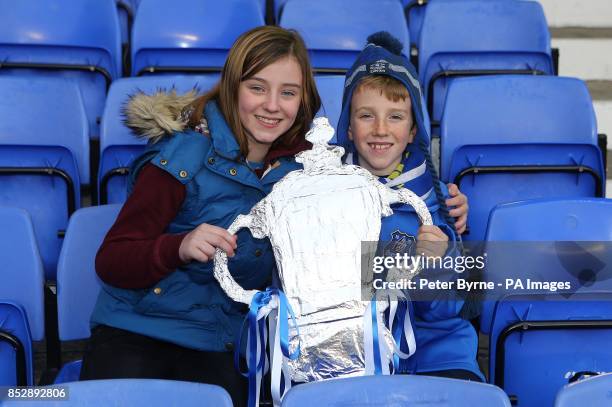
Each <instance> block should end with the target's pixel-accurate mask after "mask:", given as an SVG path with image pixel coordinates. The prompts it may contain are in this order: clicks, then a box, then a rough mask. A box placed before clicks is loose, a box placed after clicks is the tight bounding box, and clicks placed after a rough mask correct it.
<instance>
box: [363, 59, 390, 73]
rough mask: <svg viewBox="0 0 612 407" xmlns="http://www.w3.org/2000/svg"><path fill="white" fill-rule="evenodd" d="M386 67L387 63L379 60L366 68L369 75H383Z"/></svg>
mask: <svg viewBox="0 0 612 407" xmlns="http://www.w3.org/2000/svg"><path fill="white" fill-rule="evenodd" d="M388 66H389V63H388V62H387V61H385V60H383V59H381V60H378V61H376V62H374V63H373V64H370V66H369V67H368V71H369V73H371V74H372V73H384V72H387V69H388V68H387V67H388Z"/></svg>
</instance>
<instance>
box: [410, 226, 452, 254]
mask: <svg viewBox="0 0 612 407" xmlns="http://www.w3.org/2000/svg"><path fill="white" fill-rule="evenodd" d="M416 240H417V245H416V254H417V255H423V254H424V255H425V256H427V257H441V256H444V253H446V250H447V249H448V236H447V235H446V233H444V232H442V229H440V228H439V227H437V226H434V225H421V227H420V228H419V230H418V232H417V238H416Z"/></svg>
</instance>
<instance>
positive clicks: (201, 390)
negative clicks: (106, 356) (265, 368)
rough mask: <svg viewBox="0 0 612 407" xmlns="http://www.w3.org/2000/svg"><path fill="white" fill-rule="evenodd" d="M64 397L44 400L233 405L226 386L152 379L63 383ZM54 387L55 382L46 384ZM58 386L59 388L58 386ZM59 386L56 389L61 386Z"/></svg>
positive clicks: (25, 406) (27, 406)
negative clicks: (65, 392) (65, 388)
mask: <svg viewBox="0 0 612 407" xmlns="http://www.w3.org/2000/svg"><path fill="white" fill-rule="evenodd" d="M61 386H62V387H67V393H68V397H67V398H66V399H65V400H56V401H45V402H44V403H43V404H44V405H45V406H48V407H75V406H78V407H80V406H148V407H173V406H174V407H179V406H180V407H200V406H202V405H206V406H215V407H217V406H218V407H232V399H231V397H230V395H229V394H228V393H227V391H225V389H223V388H221V387H219V386H214V385H211V384H202V383H192V382H181V381H174V380H154V379H114V380H85V381H82V382H73V383H64V384H62V385H61ZM48 388H49V389H53V388H54V386H51V387H48ZM60 389H61V388H60ZM60 389H58V390H60ZM40 405H41V402H40V400H34V401H32V400H30V401H28V400H10V401H6V402H4V404H3V406H6V407H39V406H40Z"/></svg>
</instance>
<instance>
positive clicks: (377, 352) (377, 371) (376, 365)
mask: <svg viewBox="0 0 612 407" xmlns="http://www.w3.org/2000/svg"><path fill="white" fill-rule="evenodd" d="M371 308H372V347H373V348H374V353H373V355H374V374H375V375H381V374H382V363H381V361H380V345H379V343H378V317H377V315H376V301H375V300H372V307H371Z"/></svg>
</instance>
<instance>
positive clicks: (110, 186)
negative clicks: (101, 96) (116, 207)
mask: <svg viewBox="0 0 612 407" xmlns="http://www.w3.org/2000/svg"><path fill="white" fill-rule="evenodd" d="M218 80H219V75H218V74H208V75H206V76H204V75H194V76H173V75H172V76H171V75H164V76H145V77H140V78H124V79H120V80H118V81H115V82H113V85H112V86H111V89H110V90H109V92H108V98H107V100H106V108H105V109H104V115H103V116H102V126H101V129H100V130H101V133H100V169H99V171H98V188H99V189H98V191H99V195H98V196H99V197H100V203H101V204H106V203H122V202H124V201H125V198H126V190H127V189H126V185H127V172H128V169H129V166H130V164H131V163H132V161H133V160H134V158H136V157H137V156H138V155H139V154H140V153H141V152H142V150H143V146H144V144H145V141H144V140H141V139H138V138H136V136H135V135H134V134H133V133H132V132H131V130H130V129H128V128H127V127H126V126H125V125H124V124H123V120H122V114H121V108H122V106H123V105H124V104H125V102H126V100H127V98H128V97H129V96H130V95H133V94H135V93H136V92H138V91H142V92H144V93H147V94H150V93H153V92H155V91H156V90H158V89H165V90H169V89H172V88H175V89H176V90H177V92H179V93H183V92H187V91H189V90H191V89H193V88H197V89H199V90H200V91H202V92H205V91H207V90H209V89H211V88H212V87H213V86H214V85H215V84H216V83H217V81H218Z"/></svg>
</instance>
